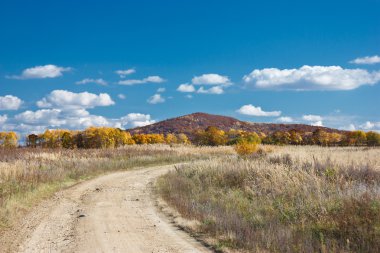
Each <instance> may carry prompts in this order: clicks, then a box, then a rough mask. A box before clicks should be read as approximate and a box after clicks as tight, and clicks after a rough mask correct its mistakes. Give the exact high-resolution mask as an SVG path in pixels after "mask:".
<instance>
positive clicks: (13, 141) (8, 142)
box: [0, 132, 18, 148]
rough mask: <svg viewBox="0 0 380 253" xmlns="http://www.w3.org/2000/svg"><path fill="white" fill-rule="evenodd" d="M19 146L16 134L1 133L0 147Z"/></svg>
mask: <svg viewBox="0 0 380 253" xmlns="http://www.w3.org/2000/svg"><path fill="white" fill-rule="evenodd" d="M17 144H18V136H17V134H16V133H15V132H0V147H3V148H15V147H17Z"/></svg>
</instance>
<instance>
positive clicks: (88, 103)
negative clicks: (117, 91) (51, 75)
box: [37, 90, 115, 109]
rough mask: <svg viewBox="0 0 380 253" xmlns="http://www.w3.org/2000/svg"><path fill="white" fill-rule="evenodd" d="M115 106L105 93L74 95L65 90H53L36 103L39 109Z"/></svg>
mask: <svg viewBox="0 0 380 253" xmlns="http://www.w3.org/2000/svg"><path fill="white" fill-rule="evenodd" d="M113 104H115V102H114V101H113V100H112V99H111V97H110V96H109V95H108V94H107V93H100V94H99V95H96V94H93V93H89V92H81V93H74V92H71V91H67V90H54V91H52V92H51V93H50V94H49V95H47V96H46V97H44V98H43V99H41V100H40V101H38V102H37V106H38V107H40V108H65V109H72V108H94V107H96V106H110V105H113Z"/></svg>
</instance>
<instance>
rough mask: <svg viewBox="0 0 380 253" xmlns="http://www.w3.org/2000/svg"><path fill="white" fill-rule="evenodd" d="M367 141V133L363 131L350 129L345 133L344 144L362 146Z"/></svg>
mask: <svg viewBox="0 0 380 253" xmlns="http://www.w3.org/2000/svg"><path fill="white" fill-rule="evenodd" d="M366 142H367V135H366V133H365V132H364V131H361V130H357V131H351V132H348V133H347V134H346V137H345V140H344V144H346V145H349V146H362V145H365V144H366Z"/></svg>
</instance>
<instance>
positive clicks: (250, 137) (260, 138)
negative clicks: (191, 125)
mask: <svg viewBox="0 0 380 253" xmlns="http://www.w3.org/2000/svg"><path fill="white" fill-rule="evenodd" d="M241 142H247V143H263V144H272V145H321V146H380V134H379V133H377V132H373V131H371V132H364V131H360V130H358V131H347V132H340V133H338V132H326V131H324V130H322V129H317V130H315V131H314V132H304V131H297V130H295V129H293V130H290V131H276V132H274V133H271V134H269V135H266V134H264V133H256V132H246V131H242V130H235V129H231V130H229V131H223V130H221V129H219V128H217V127H213V126H212V127H208V128H206V129H205V130H197V131H196V132H195V137H194V144H196V145H209V146H219V145H234V144H238V143H241Z"/></svg>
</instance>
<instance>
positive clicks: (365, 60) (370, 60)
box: [350, 55, 380, 64]
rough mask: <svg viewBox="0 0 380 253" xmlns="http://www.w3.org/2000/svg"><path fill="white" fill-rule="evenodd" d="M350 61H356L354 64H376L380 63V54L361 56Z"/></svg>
mask: <svg viewBox="0 0 380 253" xmlns="http://www.w3.org/2000/svg"><path fill="white" fill-rule="evenodd" d="M350 63H354V64H376V63H380V56H378V55H374V56H365V57H360V58H356V59H354V60H352V61H350Z"/></svg>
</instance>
